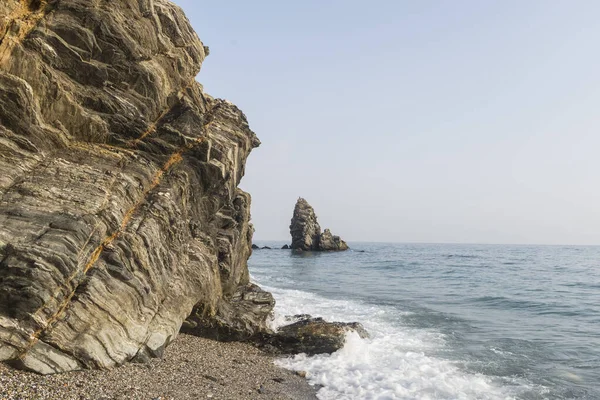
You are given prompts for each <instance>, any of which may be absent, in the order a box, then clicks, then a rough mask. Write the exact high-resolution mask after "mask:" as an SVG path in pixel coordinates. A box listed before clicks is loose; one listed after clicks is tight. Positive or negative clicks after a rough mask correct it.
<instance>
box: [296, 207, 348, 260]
mask: <svg viewBox="0 0 600 400" xmlns="http://www.w3.org/2000/svg"><path fill="white" fill-rule="evenodd" d="M290 233H291V235H292V245H291V248H292V249H293V250H302V251H342V250H348V245H347V244H346V242H344V241H343V240H342V239H341V238H340V237H339V236H334V235H333V234H332V233H331V231H330V230H329V229H325V231H324V232H321V226H320V225H319V222H318V221H317V215H316V214H315V210H314V209H313V208H312V206H311V205H310V204H308V202H307V201H306V200H304V199H303V198H299V199H298V201H297V202H296V206H295V207H294V215H293V216H292V222H291V224H290Z"/></svg>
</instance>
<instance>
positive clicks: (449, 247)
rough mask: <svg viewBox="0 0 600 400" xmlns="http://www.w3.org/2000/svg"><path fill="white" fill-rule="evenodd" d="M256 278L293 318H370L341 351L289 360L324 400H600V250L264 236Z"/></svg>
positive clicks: (277, 321) (278, 318)
mask: <svg viewBox="0 0 600 400" xmlns="http://www.w3.org/2000/svg"><path fill="white" fill-rule="evenodd" d="M255 242H256V244H257V245H260V246H270V247H272V248H273V250H266V249H265V250H255V251H254V253H253V254H252V257H251V258H250V261H249V268H250V274H251V277H252V279H253V281H254V282H256V283H258V284H259V285H261V286H262V287H263V288H265V289H266V290H269V291H271V292H272V293H273V295H274V297H275V300H276V302H277V305H276V307H275V315H274V318H273V321H271V324H272V326H273V327H274V328H276V327H277V326H281V325H282V324H284V323H285V322H284V317H285V316H286V315H296V314H306V313H308V314H311V315H312V316H315V317H323V318H325V319H326V320H329V321H344V322H354V321H357V322H360V323H362V324H363V325H364V327H365V328H366V329H367V331H368V332H369V333H370V335H371V336H370V338H369V339H361V338H360V337H359V336H358V335H357V334H355V333H350V334H348V335H347V338H346V345H345V346H344V347H343V348H342V349H340V350H338V351H337V352H335V353H333V354H331V355H317V356H312V357H308V356H306V355H304V354H300V355H296V356H293V357H283V358H280V359H279V360H277V361H276V363H277V364H278V365H280V366H282V367H284V368H287V369H290V370H295V371H305V372H306V373H307V378H308V380H309V382H310V383H311V384H314V385H315V386H316V387H318V388H319V391H318V394H317V395H318V397H319V399H323V400H325V399H335V400H338V399H465V400H466V399H469V400H470V399H494V400H495V399H528V400H529V399H531V400H538V399H549V400H550V399H552V400H554V399H590V400H600V247H595V246H589V247H585V246H528V245H522V246H521V245H463V244H460V245H457V244H389V243H349V244H350V246H351V250H349V251H346V252H340V253H314V252H305V253H301V254H293V253H292V252H291V251H289V250H281V249H280V248H281V246H283V245H284V244H285V242H268V241H263V242H261V241H255Z"/></svg>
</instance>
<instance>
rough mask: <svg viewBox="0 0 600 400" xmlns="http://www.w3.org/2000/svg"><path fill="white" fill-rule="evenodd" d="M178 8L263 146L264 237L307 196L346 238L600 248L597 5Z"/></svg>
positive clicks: (215, 80)
mask: <svg viewBox="0 0 600 400" xmlns="http://www.w3.org/2000/svg"><path fill="white" fill-rule="evenodd" d="M175 3H177V4H179V5H180V6H181V7H182V8H183V9H184V10H185V11H186V14H187V16H188V18H189V19H190V21H191V23H192V25H193V26H194V28H195V30H196V32H197V33H198V35H199V37H200V38H201V39H202V41H203V42H204V44H205V45H207V46H209V47H210V56H209V57H208V58H207V59H206V60H205V62H204V65H203V66H202V71H201V72H200V75H199V76H198V80H199V81H200V82H201V83H202V84H203V85H204V87H205V90H206V91H207V92H208V93H210V94H211V95H213V96H215V97H219V98H225V99H228V100H230V101H232V102H233V103H235V104H236V105H238V106H239V107H240V108H241V109H242V110H243V111H244V113H245V114H246V116H247V117H248V120H249V123H250V127H251V128H252V129H253V130H254V131H255V132H256V134H257V135H258V137H259V138H260V140H261V141H262V145H261V146H260V147H259V148H257V149H255V150H254V151H253V153H252V154H251V156H250V158H249V160H248V164H247V169H246V176H245V177H244V179H243V180H242V183H241V185H240V186H241V187H242V188H243V189H244V190H246V191H248V192H250V193H251V194H252V199H253V203H252V221H253V223H254V226H255V228H256V233H255V241H260V240H272V239H277V240H286V239H289V237H290V235H289V223H290V218H291V216H292V212H293V208H294V204H295V202H296V200H297V198H298V197H300V196H301V197H304V198H306V199H307V200H308V202H309V203H310V204H311V205H312V206H313V207H314V208H315V211H316V213H317V215H318V217H319V222H320V224H321V227H323V228H330V229H331V230H332V232H333V233H334V234H338V235H340V236H342V238H343V239H345V240H347V241H350V242H352V241H372V242H426V243H514V244H582V245H583V244H591V245H598V244H600V184H599V182H598V180H599V179H598V178H599V177H600V174H599V173H600V131H599V130H600V129H599V128H600V109H599V106H600V52H599V51H598V43H599V39H600V24H598V15H600V2H598V1H596V0H593V1H586V0H577V1H566V0H527V1H522V0H518V1H516V0H503V1H492V0H489V1H480V0H472V1H466V0H456V1H442V0H439V1H427V0H423V1H412V0H411V1H403V0H394V1H392V0H389V1H383V0H371V1H369V2H366V1H355V0H343V1H342V0H303V1H281V0H273V1H266V0H256V1H241V0H240V1H227V0H224V1H216V2H215V1H213V2H200V1H197V0H176V1H175Z"/></svg>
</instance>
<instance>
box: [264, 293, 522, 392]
mask: <svg viewBox="0 0 600 400" xmlns="http://www.w3.org/2000/svg"><path fill="white" fill-rule="evenodd" d="M263 286H264V285H263ZM265 288H266V289H267V290H269V291H271V292H272V293H273V294H274V296H275V298H276V300H277V306H276V309H275V311H276V313H275V318H274V320H273V321H272V326H273V327H277V326H280V325H282V324H284V323H289V321H285V319H284V316H285V315H294V314H304V313H309V314H311V315H313V316H319V317H323V318H325V319H327V320H336V321H359V322H361V323H363V325H364V326H365V328H366V329H367V330H368V331H369V333H370V334H371V338H370V339H361V338H360V337H359V336H358V335H357V334H356V333H350V334H348V336H347V341H346V345H345V346H344V348H342V349H341V350H339V351H337V352H336V353H334V354H331V355H318V356H313V357H307V356H306V355H304V354H300V355H297V356H294V357H289V358H283V359H280V360H278V361H277V363H278V365H280V366H282V367H284V368H288V369H291V370H296V371H300V370H301V371H306V372H307V378H308V379H309V382H310V383H312V384H316V385H322V386H323V387H322V388H321V389H320V390H319V393H318V397H319V399H322V400H329V399H336V400H338V399H365V400H369V399H422V400H426V399H432V400H433V399H448V400H450V399H457V400H458V399H461V400H462V399H465V400H466V399H469V400H470V399H490V400H492V399H494V400H496V399H510V398H512V397H511V396H510V394H509V393H507V392H506V391H505V390H504V389H503V388H502V387H500V386H496V385H495V384H494V382H492V381H491V379H490V378H489V377H486V376H484V375H480V374H471V373H468V372H466V371H463V370H461V369H460V367H459V366H458V365H456V364H455V363H453V362H451V361H449V360H445V359H442V358H439V357H436V356H434V355H432V354H433V353H436V352H438V353H439V352H440V350H443V348H444V346H445V345H446V342H445V339H444V336H443V335H442V334H440V333H439V332H436V331H435V330H427V329H417V328H409V327H404V326H402V324H401V319H402V317H403V316H405V315H407V314H408V313H401V312H399V311H398V310H396V309H394V308H391V307H390V308H386V307H385V306H371V305H366V304H362V303H359V302H354V301H348V300H331V299H326V298H323V297H320V296H318V295H315V294H311V293H307V292H303V291H298V290H283V289H278V288H273V287H265Z"/></svg>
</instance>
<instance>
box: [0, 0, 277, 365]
mask: <svg viewBox="0 0 600 400" xmlns="http://www.w3.org/2000/svg"><path fill="white" fill-rule="evenodd" d="M205 56H206V48H205V47H204V45H203V44H202V42H201V41H200V40H199V39H198V37H197V36H196V34H195V33H194V32H193V30H192V29H191V27H190V24H189V23H188V21H187V19H186V18H185V16H184V14H183V12H182V11H181V10H180V9H179V8H178V7H177V6H175V5H174V4H172V3H171V2H169V1H166V0H138V1H129V0H110V1H109V0H98V1H93V2H92V1H84V0H61V1H50V0H41V1H17V0H5V1H2V2H1V4H0V91H1V93H2V96H0V361H2V360H12V362H13V363H14V365H17V366H19V367H22V368H26V369H29V370H33V371H37V372H39V373H55V372H63V371H70V370H76V369H80V368H110V367H114V366H116V365H119V364H122V363H124V362H126V361H129V360H132V359H136V360H143V359H145V358H147V357H151V356H160V353H161V352H162V349H163V348H164V346H166V345H168V344H169V343H170V342H171V341H172V340H173V339H174V338H175V337H176V336H177V334H178V332H179V329H180V326H181V325H182V323H183V321H184V320H185V319H186V318H187V317H188V316H189V315H190V314H192V310H193V309H195V310H196V311H195V312H194V313H195V314H198V313H201V314H202V315H206V316H209V317H214V316H218V315H223V314H226V312H225V311H226V310H228V309H229V308H230V307H234V308H235V305H232V304H235V303H236V302H238V296H239V293H240V290H242V291H243V290H244V289H240V288H244V287H246V285H247V284H248V282H249V275H248V269H247V259H248V256H249V255H250V253H251V248H250V245H251V238H252V233H253V229H252V226H251V225H250V224H249V218H250V212H249V210H250V196H249V195H248V194H247V193H244V192H243V191H241V190H240V189H238V187H237V186H238V184H239V182H240V179H241V178H242V176H243V175H244V165H245V161H246V158H247V157H248V155H249V153H250V151H251V150H252V148H254V147H257V146H258V145H259V141H258V139H257V137H256V136H255V134H254V133H253V132H252V131H251V130H250V128H249V127H248V123H247V120H246V117H245V116H244V114H243V113H242V112H241V111H240V110H239V109H238V108H236V107H235V106H234V105H232V104H231V103H229V102H227V101H224V100H218V99H214V98H212V97H211V96H209V95H207V94H205V93H204V92H203V89H202V86H201V85H200V84H198V83H197V82H196V81H195V77H196V75H197V74H198V72H199V71H200V66H201V64H202V62H203V60H204V58H205ZM242 293H243V292H242ZM243 296H244V295H243V294H242V297H243ZM265 301H266V300H265ZM263 305H264V310H263V311H264V312H266V309H267V308H268V307H269V306H270V305H269V304H267V303H264V304H263ZM263 311H261V312H263ZM232 314H235V312H231V313H229V314H227V315H232ZM256 323H257V324H258V325H260V324H261V322H260V321H256ZM256 328H257V329H259V327H256Z"/></svg>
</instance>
